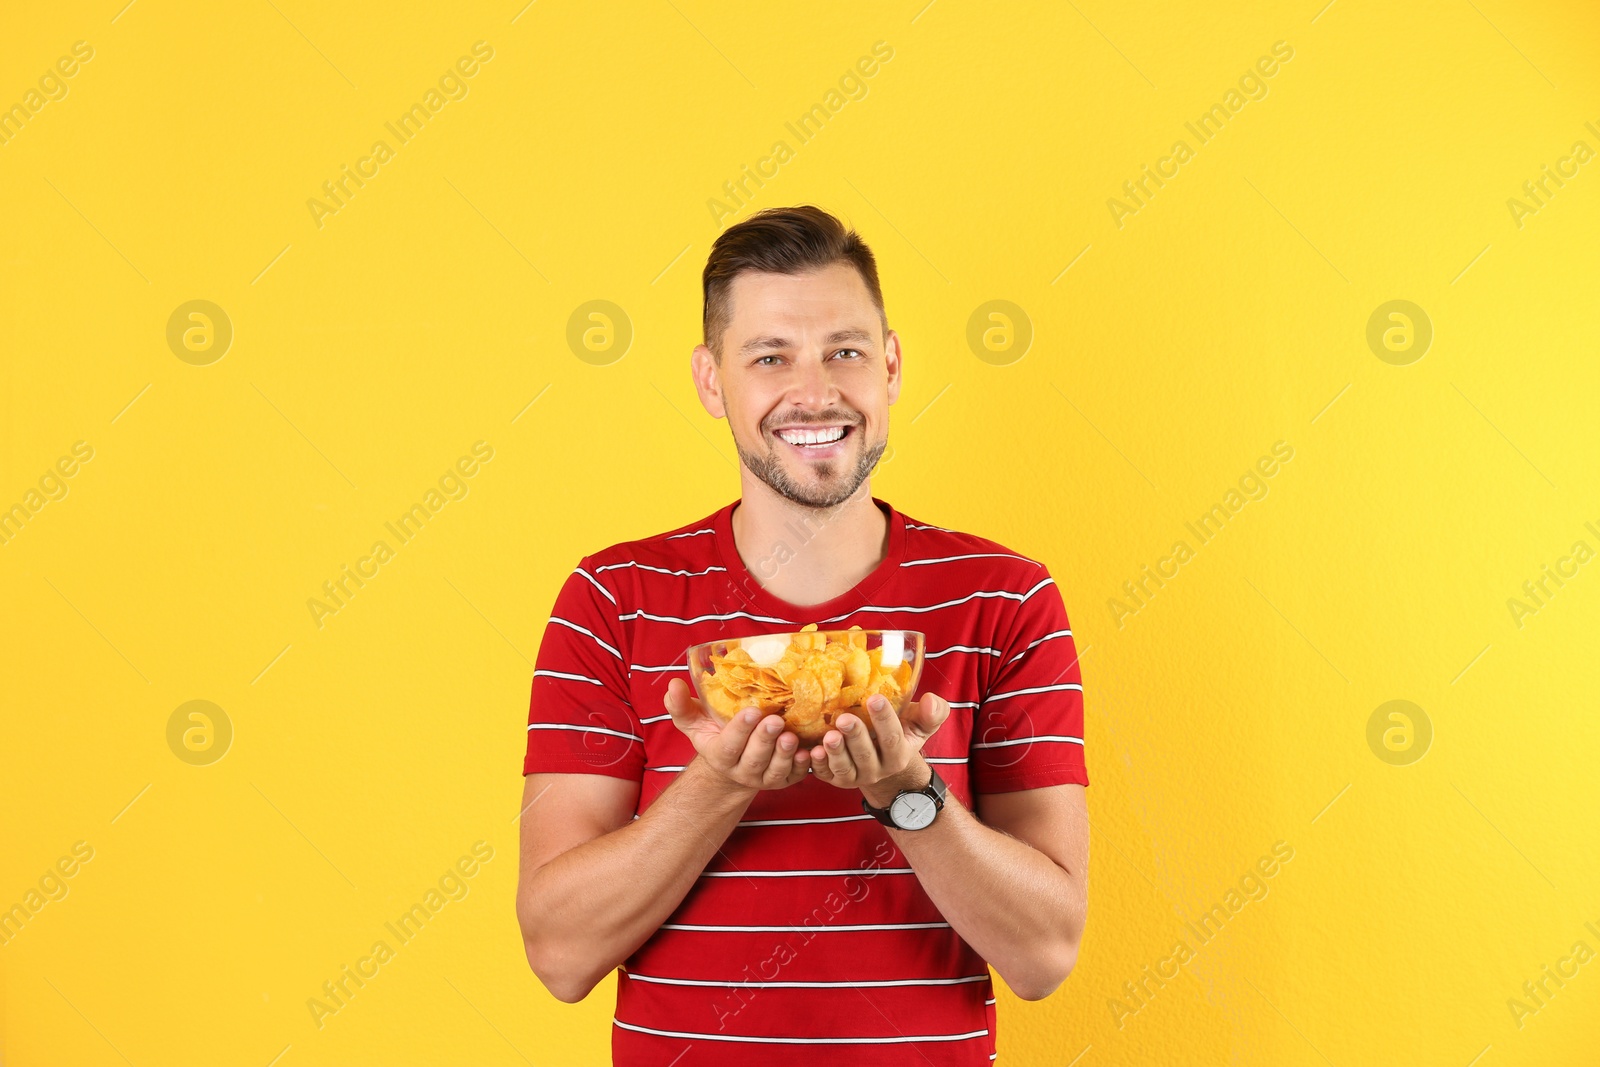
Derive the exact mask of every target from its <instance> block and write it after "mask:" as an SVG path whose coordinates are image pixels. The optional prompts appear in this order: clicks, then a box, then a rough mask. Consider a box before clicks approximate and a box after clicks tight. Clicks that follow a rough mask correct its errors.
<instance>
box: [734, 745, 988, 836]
mask: <svg viewBox="0 0 1600 1067" xmlns="http://www.w3.org/2000/svg"><path fill="white" fill-rule="evenodd" d="M963 762H965V761H963ZM870 818H872V816H870V815H829V816H827V817H825V818H818V819H745V820H743V821H742V822H740V823H739V824H738V825H740V826H798V825H800V824H801V823H814V822H859V821H860V820H862V819H870Z"/></svg>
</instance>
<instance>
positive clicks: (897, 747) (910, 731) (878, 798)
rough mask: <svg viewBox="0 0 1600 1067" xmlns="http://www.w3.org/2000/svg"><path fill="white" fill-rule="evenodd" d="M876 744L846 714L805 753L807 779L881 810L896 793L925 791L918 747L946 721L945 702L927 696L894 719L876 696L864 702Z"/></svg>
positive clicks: (862, 726)
mask: <svg viewBox="0 0 1600 1067" xmlns="http://www.w3.org/2000/svg"><path fill="white" fill-rule="evenodd" d="M867 712H868V714H870V715H871V716H872V730H873V733H875V734H876V735H877V739H876V743H874V739H873V737H872V736H871V735H870V734H869V733H868V732H867V724H866V723H865V722H863V721H862V720H861V719H860V718H859V717H857V716H855V715H852V714H850V713H849V712H846V713H845V714H843V715H841V716H839V718H838V720H837V721H836V722H835V724H834V725H835V726H837V727H838V729H836V730H829V731H828V732H827V734H826V735H824V737H823V739H822V744H820V745H816V746H814V747H813V748H812V749H811V770H812V773H813V774H814V775H815V776H816V777H818V778H821V779H822V780H823V781H824V782H829V783H831V784H833V785H836V786H838V787H839V788H841V789H860V790H861V793H862V795H863V796H865V797H866V798H867V803H869V804H871V805H873V806H874V807H879V808H881V807H884V806H885V805H887V804H888V803H889V802H890V801H891V800H893V799H894V797H895V794H897V793H899V792H900V790H902V789H920V788H922V787H923V786H925V785H927V784H928V782H927V777H928V770H927V764H926V763H925V762H924V761H923V759H922V746H923V744H924V743H925V742H926V741H927V740H928V738H930V737H932V736H933V734H934V731H936V730H938V729H939V727H940V726H941V725H942V724H943V723H944V721H945V719H946V718H948V717H949V715H950V702H949V701H947V700H945V699H944V698H943V697H941V696H937V695H935V694H933V693H925V694H924V695H923V697H922V699H921V700H918V701H917V702H916V703H913V704H907V705H906V706H905V708H904V709H903V710H902V711H901V713H900V714H899V715H896V714H895V713H894V710H893V709H892V708H891V707H890V706H889V702H888V701H887V700H885V699H884V698H883V697H882V696H873V697H872V698H871V699H869V700H868V701H867Z"/></svg>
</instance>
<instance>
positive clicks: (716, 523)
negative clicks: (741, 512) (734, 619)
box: [712, 497, 906, 624]
mask: <svg viewBox="0 0 1600 1067" xmlns="http://www.w3.org/2000/svg"><path fill="white" fill-rule="evenodd" d="M872 502H873V504H875V505H876V506H877V507H878V510H880V511H882V512H883V513H884V514H885V515H886V516H887V517H888V520H889V547H888V552H887V553H886V554H885V555H884V557H883V559H882V560H881V561H880V562H879V563H878V565H877V567H875V568H873V570H872V572H871V573H870V574H868V575H867V576H866V577H865V578H863V579H861V581H859V582H857V583H856V584H855V586H854V587H852V588H851V589H849V590H848V591H846V592H844V593H841V594H840V595H838V596H836V597H834V598H833V599H832V600H828V601H824V602H823V603H821V604H810V605H806V606H804V607H802V606H800V605H797V604H791V603H789V602H788V601H786V600H782V599H780V598H779V597H777V596H775V595H773V594H772V593H770V592H768V591H767V590H766V588H765V587H763V586H762V584H761V582H760V581H759V580H758V579H757V578H756V576H755V575H754V574H752V573H751V572H750V570H749V568H747V567H746V566H745V565H744V559H743V558H742V557H741V556H740V555H739V546H738V544H737V542H735V541H734V538H733V511H734V508H735V507H737V506H738V504H739V501H738V500H734V501H732V502H731V503H729V504H727V505H726V506H724V507H723V508H722V509H721V510H719V511H718V512H717V513H716V515H715V516H713V519H712V526H713V528H714V529H715V530H716V542H717V552H718V554H719V555H720V556H721V557H722V565H723V566H724V567H726V568H727V573H728V584H729V585H730V586H731V587H732V589H733V594H734V596H735V597H736V598H737V599H738V600H740V601H742V602H743V603H744V604H746V605H747V606H749V607H750V608H751V609H753V610H754V611H755V612H756V613H758V614H761V615H772V616H776V617H778V618H782V619H786V620H790V621H792V622H796V623H802V624H803V623H806V622H820V621H821V620H822V619H829V618H833V617H835V616H843V615H848V614H850V613H851V612H853V611H855V610H856V609H857V608H860V607H864V606H866V605H867V604H869V603H871V598H872V595H873V594H874V593H876V592H877V591H878V590H879V589H880V588H881V587H882V586H883V585H884V584H885V583H886V582H887V581H888V580H889V579H890V578H891V577H893V576H894V575H895V574H896V573H897V572H898V571H899V569H900V564H901V563H902V562H903V561H904V560H905V547H906V522H905V516H904V515H902V514H901V513H900V512H899V511H898V510H896V509H895V508H894V507H893V506H892V505H891V504H889V503H888V502H887V501H884V500H880V499H878V498H877V497H873V498H872ZM803 533H804V528H803V527H801V526H799V525H796V527H795V539H796V540H799V539H800V537H801V536H802V535H803Z"/></svg>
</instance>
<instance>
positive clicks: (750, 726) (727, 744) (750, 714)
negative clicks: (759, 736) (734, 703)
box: [712, 708, 761, 767]
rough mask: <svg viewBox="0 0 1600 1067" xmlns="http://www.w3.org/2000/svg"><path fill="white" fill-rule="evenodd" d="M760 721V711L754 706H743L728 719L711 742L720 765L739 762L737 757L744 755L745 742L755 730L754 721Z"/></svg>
mask: <svg viewBox="0 0 1600 1067" xmlns="http://www.w3.org/2000/svg"><path fill="white" fill-rule="evenodd" d="M760 721H761V712H759V711H757V710H756V709H755V708H745V709H744V710H743V711H741V712H739V714H737V715H735V716H734V717H733V718H731V719H729V720H728V724H727V725H726V726H724V727H723V728H722V732H721V733H720V734H718V735H717V737H716V740H715V741H713V742H712V746H713V748H714V749H715V751H716V754H717V759H718V760H720V761H721V762H720V765H721V766H723V767H732V766H734V765H735V764H737V763H738V762H739V758H740V757H741V756H743V755H744V750H745V744H746V742H748V741H749V740H750V735H751V734H752V733H754V732H755V728H756V723H758V722H760Z"/></svg>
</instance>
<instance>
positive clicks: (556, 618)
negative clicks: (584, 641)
mask: <svg viewBox="0 0 1600 1067" xmlns="http://www.w3.org/2000/svg"><path fill="white" fill-rule="evenodd" d="M550 621H551V622H558V623H560V624H561V625H562V626H565V627H567V628H569V629H573V630H576V631H578V632H579V633H580V634H586V635H588V636H589V637H592V638H594V641H595V644H597V645H599V646H600V647H601V648H603V649H605V650H606V651H607V652H609V653H611V654H612V655H613V656H615V657H617V658H618V659H621V658H622V653H621V652H618V651H617V650H616V649H614V648H612V647H611V646H610V645H608V644H606V643H605V642H604V641H602V640H601V639H600V635H599V634H597V633H595V632H594V631H593V630H590V629H587V628H586V627H583V626H579V625H578V624H577V623H575V622H568V621H567V620H566V619H563V618H561V617H560V616H557V615H552V616H550Z"/></svg>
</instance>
